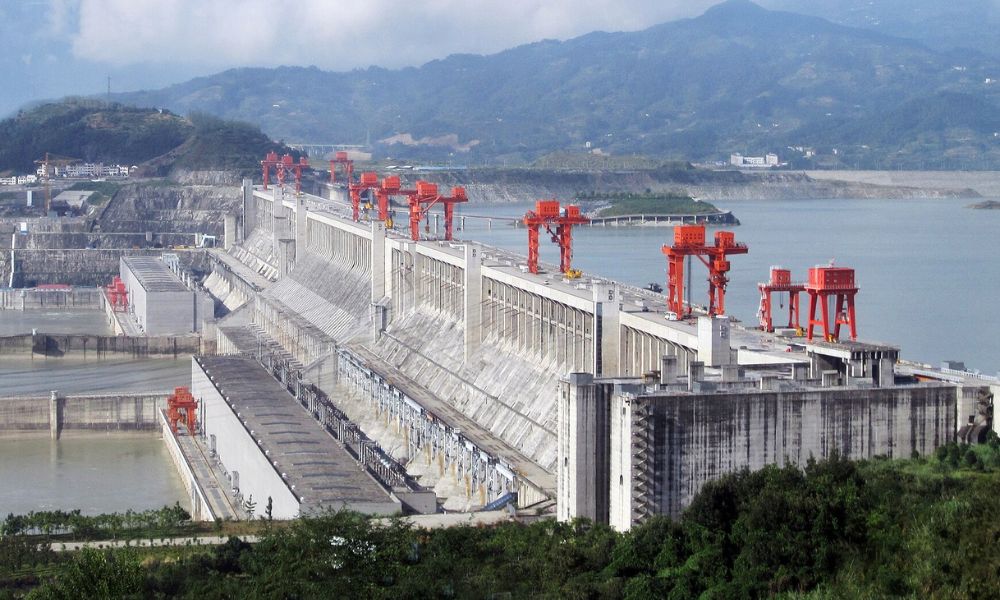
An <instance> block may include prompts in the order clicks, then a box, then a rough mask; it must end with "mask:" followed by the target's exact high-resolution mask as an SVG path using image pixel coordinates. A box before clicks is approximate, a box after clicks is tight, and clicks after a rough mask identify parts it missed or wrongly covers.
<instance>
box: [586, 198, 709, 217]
mask: <svg viewBox="0 0 1000 600" xmlns="http://www.w3.org/2000/svg"><path fill="white" fill-rule="evenodd" d="M576 199H577V200H580V201H584V202H602V203H610V206H609V207H607V208H604V209H601V210H600V211H599V212H598V213H597V216H599V217H617V216H621V215H701V214H707V213H716V212H719V209H718V208H716V207H715V206H714V205H713V204H711V203H709V202H703V201H700V200H695V199H694V198H692V197H691V196H688V195H686V194H669V193H668V194H654V193H652V192H645V193H632V192H611V193H601V192H585V193H578V194H577V195H576Z"/></svg>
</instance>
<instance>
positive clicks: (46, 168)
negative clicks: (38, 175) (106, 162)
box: [35, 152, 83, 215]
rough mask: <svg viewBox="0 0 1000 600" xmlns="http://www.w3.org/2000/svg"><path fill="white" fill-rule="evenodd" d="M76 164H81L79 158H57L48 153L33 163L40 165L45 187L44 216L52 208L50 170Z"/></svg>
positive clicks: (55, 155)
mask: <svg viewBox="0 0 1000 600" xmlns="http://www.w3.org/2000/svg"><path fill="white" fill-rule="evenodd" d="M78 162H83V161H82V160H80V159H79V158H70V157H69V156H59V155H57V154H51V153H49V152H46V153H45V158H40V159H38V160H36V161H35V164H36V165H41V167H42V185H43V186H44V187H45V214H46V215H48V214H49V210H50V209H51V208H52V189H51V188H50V187H49V179H50V178H51V177H52V169H53V168H55V167H65V166H67V165H72V164H76V163H78Z"/></svg>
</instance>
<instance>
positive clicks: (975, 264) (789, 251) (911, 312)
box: [456, 199, 1000, 374]
mask: <svg viewBox="0 0 1000 600" xmlns="http://www.w3.org/2000/svg"><path fill="white" fill-rule="evenodd" d="M969 202H970V201H969V200H956V199H908V200H825V199H802V200H784V201H782V200H753V201H749V200H746V201H733V202H719V203H716V204H717V205H718V206H719V208H721V209H724V210H732V211H733V213H734V214H735V215H736V216H737V217H738V218H739V219H740V221H741V222H742V225H741V226H738V227H735V228H732V229H733V231H735V232H736V239H737V240H738V241H741V242H745V243H746V244H747V245H748V246H749V247H750V253H749V254H748V255H745V256H735V257H733V258H732V265H733V266H732V271H731V273H730V279H731V283H730V284H729V289H728V293H727V295H726V302H727V308H728V312H729V314H730V315H732V316H734V317H736V318H738V319H740V320H742V321H744V322H745V323H747V324H755V323H756V322H757V317H756V313H757V306H758V303H759V301H760V295H759V292H758V291H757V282H758V281H764V280H766V279H767V278H768V271H769V268H770V266H771V265H782V266H784V267H787V268H790V269H792V275H793V277H794V278H795V279H796V280H805V278H806V275H807V269H808V268H809V267H811V266H815V265H817V264H827V263H828V262H829V261H830V260H834V261H835V264H837V265H841V266H850V267H854V268H855V269H856V271H857V281H858V283H859V286H860V288H861V291H860V292H859V293H858V297H857V311H858V313H857V319H858V334H859V338H861V339H863V340H870V341H880V342H887V343H891V344H895V345H898V346H900V347H901V348H902V355H903V357H904V358H908V359H911V360H919V361H923V362H928V363H931V364H935V365H936V364H938V363H940V362H941V361H943V360H963V361H965V363H966V365H967V366H969V367H970V368H976V369H980V370H982V371H983V372H984V373H988V374H994V373H996V372H997V371H998V370H1000V319H998V318H997V315H996V313H995V311H996V306H997V298H998V297H1000V263H998V259H1000V235H998V232H1000V211H986V210H972V209H967V208H964V207H965V205H966V204H969ZM529 206H530V205H527V204H518V205H491V206H483V205H473V206H466V207H462V208H463V211H464V212H466V213H468V214H476V215H493V216H515V215H523V214H524V212H525V210H527V209H528V208H529ZM466 223H467V229H466V230H465V231H460V232H457V234H456V237H461V238H464V239H477V240H481V241H483V242H485V243H489V244H492V245H496V246H499V247H502V248H507V249H510V250H514V251H517V252H520V253H522V254H525V253H526V252H527V233H526V232H525V230H524V229H523V228H519V229H515V228H513V227H509V226H503V225H498V224H497V223H494V224H493V228H492V230H490V229H487V225H486V223H485V222H484V221H479V220H476V219H468V220H467V222H466ZM671 235H672V230H671V229H670V228H666V227H578V228H576V229H575V230H574V233H573V237H574V246H573V249H574V257H573V265H574V266H575V267H578V268H581V269H583V270H584V271H586V272H592V273H597V274H600V275H604V276H608V277H612V278H614V279H618V280H620V281H624V282H627V283H631V284H635V285H640V286H645V285H646V284H647V283H650V282H654V281H655V282H658V283H660V284H661V285H663V286H664V287H666V285H665V279H666V260H665V257H664V256H663V254H662V253H661V252H660V247H661V246H662V245H663V244H664V243H670V242H671ZM542 243H543V246H542V260H543V261H547V262H549V263H557V262H558V253H557V249H556V245H555V244H551V243H547V238H546V237H545V236H543V237H542ZM706 275H707V270H705V269H702V268H701V267H699V270H696V271H695V275H694V278H693V279H692V282H693V284H694V290H693V292H692V300H693V301H694V302H696V303H699V304H707V298H708V286H707V283H706V282H705V281H704V278H705V277H704V276H706ZM699 277H701V278H702V281H699V280H698V278H699ZM802 304H803V320H805V318H806V317H807V315H806V314H805V312H806V310H807V309H808V303H807V302H805V296H803V302H802Z"/></svg>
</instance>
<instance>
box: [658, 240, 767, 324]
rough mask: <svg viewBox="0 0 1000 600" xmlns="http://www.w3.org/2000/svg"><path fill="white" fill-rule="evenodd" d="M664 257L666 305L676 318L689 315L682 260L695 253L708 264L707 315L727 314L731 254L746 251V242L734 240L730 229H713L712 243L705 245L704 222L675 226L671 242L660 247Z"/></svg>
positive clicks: (689, 308)
mask: <svg viewBox="0 0 1000 600" xmlns="http://www.w3.org/2000/svg"><path fill="white" fill-rule="evenodd" d="M662 250H663V253H664V254H665V255H666V256H667V308H669V309H670V311H671V312H673V313H674V314H676V315H677V316H678V317H683V316H686V315H690V314H691V307H690V306H688V307H687V309H685V307H684V259H685V258H687V257H688V256H697V257H698V260H700V261H701V262H702V263H704V265H705V266H706V267H708V314H709V316H715V315H724V314H726V284H728V283H729V278H728V277H727V276H726V273H728V272H729V269H730V264H729V260H728V257H729V255H731V254H746V253H747V252H749V249H748V248H747V246H746V244H740V243H737V242H736V235H735V234H734V233H733V232H731V231H717V232H715V245H714V246H708V245H706V244H705V226H704V225H677V226H675V227H674V245H673V246H667V245H664V246H663V249H662Z"/></svg>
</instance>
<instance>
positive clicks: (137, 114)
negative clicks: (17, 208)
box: [0, 100, 192, 173]
mask: <svg viewBox="0 0 1000 600" xmlns="http://www.w3.org/2000/svg"><path fill="white" fill-rule="evenodd" d="M191 129H192V128H191V125H190V124H188V123H187V122H186V121H185V120H184V119H183V118H181V117H178V116H177V115H174V114H172V113H170V112H169V111H158V110H153V109H140V108H134V107H128V106H122V105H117V104H116V105H111V106H107V105H105V104H103V103H99V102H94V101H86V100H70V101H66V102H61V103H53V104H43V105H41V106H39V107H37V108H34V109H32V110H29V111H22V112H21V113H19V114H18V115H17V116H16V117H13V118H10V119H5V120H4V121H0V172H2V171H13V172H17V173H28V172H34V170H35V166H36V165H35V161H36V160H39V159H41V158H43V157H44V156H45V153H46V152H48V153H50V154H51V155H59V156H64V157H68V158H73V159H79V160H83V161H87V162H104V163H108V164H119V163H121V164H130V165H131V164H137V163H139V162H142V161H146V160H149V159H151V158H154V157H156V156H159V155H161V154H163V153H165V152H167V151H169V150H171V149H173V148H176V147H177V146H179V145H180V144H182V143H183V142H184V140H186V139H187V137H188V136H189V135H190V133H191Z"/></svg>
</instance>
